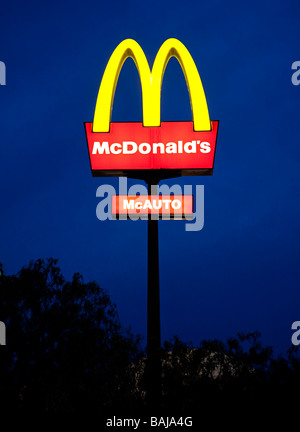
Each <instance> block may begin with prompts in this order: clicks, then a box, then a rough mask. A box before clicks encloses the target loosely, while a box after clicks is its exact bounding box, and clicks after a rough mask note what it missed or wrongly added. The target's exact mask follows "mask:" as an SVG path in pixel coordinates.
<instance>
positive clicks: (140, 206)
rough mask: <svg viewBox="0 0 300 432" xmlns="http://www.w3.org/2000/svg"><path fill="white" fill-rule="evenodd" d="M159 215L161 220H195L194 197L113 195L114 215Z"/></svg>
mask: <svg viewBox="0 0 300 432" xmlns="http://www.w3.org/2000/svg"><path fill="white" fill-rule="evenodd" d="M154 214H155V215H158V216H159V218H161V219H163V218H164V217H165V218H172V219H189V218H193V217H194V216H193V196H192V195H113V196H112V215H114V216H120V215H139V216H143V215H145V217H146V218H148V215H154Z"/></svg>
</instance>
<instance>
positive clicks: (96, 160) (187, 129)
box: [85, 121, 218, 176]
mask: <svg viewBox="0 0 300 432" xmlns="http://www.w3.org/2000/svg"><path fill="white" fill-rule="evenodd" d="M211 124H212V129H211V131H208V132H195V131H194V129H193V122H192V121H190V122H162V123H161V126H159V127H144V126H143V124H142V123H111V124H110V132H103V133H102V132H92V123H85V129H86V136H87V141H88V148H89V155H90V162H91V168H92V173H93V175H98V176H99V175H101V173H103V175H106V174H104V172H106V173H110V174H113V172H114V171H115V172H117V171H127V170H151V169H152V170H154V169H155V170H157V169H174V170H210V171H212V169H213V163H214V155H215V148H216V139H217V131H218V121H212V122H211Z"/></svg>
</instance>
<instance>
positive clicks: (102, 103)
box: [93, 39, 211, 132]
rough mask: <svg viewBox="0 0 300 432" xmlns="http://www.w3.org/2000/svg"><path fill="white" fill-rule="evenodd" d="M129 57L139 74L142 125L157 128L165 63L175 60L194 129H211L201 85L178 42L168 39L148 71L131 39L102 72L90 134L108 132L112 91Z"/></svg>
mask: <svg viewBox="0 0 300 432" xmlns="http://www.w3.org/2000/svg"><path fill="white" fill-rule="evenodd" d="M128 57H131V58H132V59H133V60H134V62H135V64H136V67H137V69H138V72H139V75H140V80H141V86H142V95H143V125H144V126H160V98H161V86H162V80H163V76H164V72H165V69H166V66H167V64H168V61H169V60H170V58H171V57H175V58H176V59H177V60H178V62H179V64H180V66H181V68H182V70H183V73H184V76H185V80H186V83H187V87H188V90H189V95H190V102H191V108H192V113H193V120H194V130H195V131H210V130H211V123H210V118H209V113H208V108H207V103H206V98H205V93H204V90H203V86H202V82H201V79H200V76H199V73H198V70H197V67H196V65H195V63H194V60H193V58H192V56H191V55H190V53H189V52H188V50H187V49H186V47H185V46H184V45H183V44H182V43H181V42H180V41H179V40H177V39H167V40H166V41H165V42H164V43H163V44H162V46H161V47H160V49H159V51H158V53H157V56H156V58H155V61H154V65H153V68H152V71H150V68H149V64H148V61H147V59H146V56H145V54H144V52H143V50H142V48H141V47H140V45H139V44H138V43H137V42H135V41H134V40H132V39H125V40H124V41H123V42H121V43H120V44H119V45H118V46H117V48H116V49H115V50H114V52H113V53H112V55H111V57H110V59H109V62H108V63H107V66H106V69H105V71H104V74H103V78H102V82H101V85H100V89H99V93H98V98H97V103H96V109H95V115H94V122H93V132H109V126H110V119H111V111H112V106H113V100H114V95H115V89H116V86H117V82H118V78H119V74H120V71H121V69H122V66H123V64H124V62H125V60H126V59H127V58H128Z"/></svg>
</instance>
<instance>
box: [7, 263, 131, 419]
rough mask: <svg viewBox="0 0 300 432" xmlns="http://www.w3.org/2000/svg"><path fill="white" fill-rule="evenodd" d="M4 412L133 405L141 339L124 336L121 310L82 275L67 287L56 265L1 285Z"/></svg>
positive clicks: (37, 266)
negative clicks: (4, 331)
mask: <svg viewBox="0 0 300 432" xmlns="http://www.w3.org/2000/svg"><path fill="white" fill-rule="evenodd" d="M0 305H1V307H0V317H1V320H2V321H4V322H5V324H6V328H7V345H6V346H2V347H1V356H0V362H1V363H0V374H1V380H0V397H1V401H0V402H1V404H2V405H1V406H2V407H7V408H12V409H14V410H22V411H28V410H34V411H35V412H39V411H40V412H47V411H48V412H58V411H60V412H76V410H81V411H82V410H86V409H87V408H88V409H90V410H93V409H95V408H97V409H99V408H101V407H110V406H116V405H118V404H121V402H122V404H123V401H124V400H125V401H126V400H130V398H129V397H128V395H127V392H128V391H130V389H131V388H132V384H131V383H132V381H133V379H134V376H133V374H132V371H131V369H130V367H129V366H130V364H131V363H132V361H133V360H134V359H135V358H136V355H137V353H138V345H139V340H138V338H135V337H133V336H132V335H131V334H130V333H129V332H128V331H124V330H122V328H121V326H120V322H119V319H118V315H117V312H116V308H115V306H114V305H113V304H112V303H111V301H110V298H109V296H108V295H107V294H106V293H105V292H104V291H103V289H102V288H100V287H99V286H98V285H97V284H96V283H95V282H92V283H84V282H83V280H82V277H81V276H80V275H79V274H74V276H73V279H72V281H71V282H66V281H65V280H64V278H63V276H62V274H61V271H60V269H59V268H58V267H57V262H56V260H54V259H49V260H47V261H43V260H38V261H35V262H31V263H30V265H29V266H28V267H24V268H23V269H22V270H21V271H20V272H19V273H18V274H17V275H16V276H5V275H2V277H1V278H0Z"/></svg>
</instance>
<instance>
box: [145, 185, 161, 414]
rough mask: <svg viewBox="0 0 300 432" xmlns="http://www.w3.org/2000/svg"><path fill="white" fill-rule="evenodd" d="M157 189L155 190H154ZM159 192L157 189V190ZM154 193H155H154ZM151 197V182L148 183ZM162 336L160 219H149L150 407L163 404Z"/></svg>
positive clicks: (148, 362)
mask: <svg viewBox="0 0 300 432" xmlns="http://www.w3.org/2000/svg"><path fill="white" fill-rule="evenodd" d="M152 189H155V188H152ZM156 190H157V188H156ZM153 192H154V191H153ZM148 195H151V181H150V180H149V181H148ZM160 351H161V336H160V297H159V257H158V218H157V219H156V220H155V219H151V218H150V215H149V219H148V307H147V399H148V407H149V408H151V409H153V408H159V407H160V404H161V352H160Z"/></svg>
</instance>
